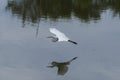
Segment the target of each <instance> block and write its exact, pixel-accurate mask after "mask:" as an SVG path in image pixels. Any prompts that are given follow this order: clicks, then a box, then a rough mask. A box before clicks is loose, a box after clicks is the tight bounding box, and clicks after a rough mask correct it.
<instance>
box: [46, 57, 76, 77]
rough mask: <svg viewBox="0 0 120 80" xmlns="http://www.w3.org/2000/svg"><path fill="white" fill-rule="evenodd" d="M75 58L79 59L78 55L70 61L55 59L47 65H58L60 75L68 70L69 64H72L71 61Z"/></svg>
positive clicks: (52, 66)
mask: <svg viewBox="0 0 120 80" xmlns="http://www.w3.org/2000/svg"><path fill="white" fill-rule="evenodd" d="M75 59H77V57H74V58H73V59H71V60H69V61H66V62H56V61H53V62H51V66H47V67H48V68H54V67H57V68H58V70H57V74H58V75H64V74H65V73H66V72H67V71H68V65H70V63H71V62H72V61H73V60H75Z"/></svg>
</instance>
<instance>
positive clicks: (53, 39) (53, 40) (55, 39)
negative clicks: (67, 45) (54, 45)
mask: <svg viewBox="0 0 120 80" xmlns="http://www.w3.org/2000/svg"><path fill="white" fill-rule="evenodd" d="M47 38H51V39H52V42H57V41H58V38H57V37H55V36H48V37H47Z"/></svg>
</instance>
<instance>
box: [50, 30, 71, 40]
mask: <svg viewBox="0 0 120 80" xmlns="http://www.w3.org/2000/svg"><path fill="white" fill-rule="evenodd" d="M50 32H51V33H53V34H55V35H56V37H58V38H59V40H58V41H68V40H69V38H68V37H67V36H66V35H65V34H64V33H62V32H60V31H59V30H57V29H56V28H50Z"/></svg>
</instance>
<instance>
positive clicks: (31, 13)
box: [6, 0, 120, 23]
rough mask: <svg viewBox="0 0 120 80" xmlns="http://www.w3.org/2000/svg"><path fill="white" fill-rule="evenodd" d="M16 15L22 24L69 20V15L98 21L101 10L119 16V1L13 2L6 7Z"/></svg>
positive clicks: (59, 0)
mask: <svg viewBox="0 0 120 80" xmlns="http://www.w3.org/2000/svg"><path fill="white" fill-rule="evenodd" d="M6 8H7V9H9V10H11V12H12V13H13V14H18V15H19V16H20V17H21V18H22V20H23V22H24V21H31V22H33V23H35V22H37V21H38V20H40V19H41V18H44V19H48V18H49V19H53V20H56V19H58V18H67V19H69V18H71V14H73V15H74V16H76V17H78V18H79V19H81V20H84V21H89V20H91V19H93V20H97V19H100V14H101V12H102V10H105V9H107V8H110V9H111V10H113V12H114V14H120V1H119V0H14V1H12V2H11V1H9V2H8V5H7V7H6Z"/></svg>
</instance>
